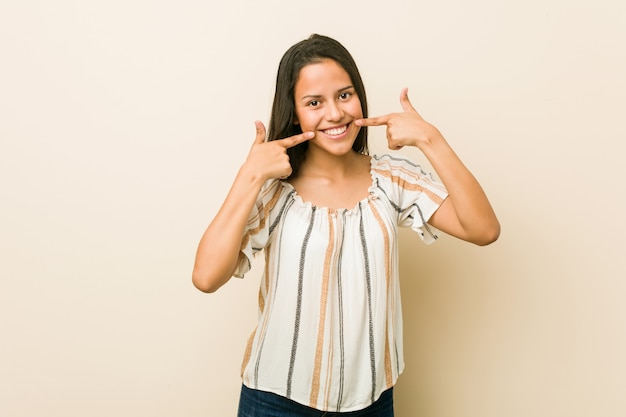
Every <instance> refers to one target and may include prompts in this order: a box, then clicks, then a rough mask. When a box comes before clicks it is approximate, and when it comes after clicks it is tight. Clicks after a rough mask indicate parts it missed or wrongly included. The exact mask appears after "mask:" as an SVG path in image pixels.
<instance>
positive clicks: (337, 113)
mask: <svg viewBox="0 0 626 417" xmlns="http://www.w3.org/2000/svg"><path fill="white" fill-rule="evenodd" d="M342 118H343V111H342V109H341V107H340V106H339V105H338V104H337V103H335V102H334V101H331V102H329V103H328V105H327V107H326V120H328V121H332V122H336V121H339V120H341V119H342Z"/></svg>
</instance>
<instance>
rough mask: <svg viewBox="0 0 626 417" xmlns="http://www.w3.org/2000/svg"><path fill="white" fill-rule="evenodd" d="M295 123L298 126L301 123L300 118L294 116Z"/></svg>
mask: <svg viewBox="0 0 626 417" xmlns="http://www.w3.org/2000/svg"><path fill="white" fill-rule="evenodd" d="M293 124H294V125H296V126H298V125H299V124H300V120H298V119H296V118H294V119H293Z"/></svg>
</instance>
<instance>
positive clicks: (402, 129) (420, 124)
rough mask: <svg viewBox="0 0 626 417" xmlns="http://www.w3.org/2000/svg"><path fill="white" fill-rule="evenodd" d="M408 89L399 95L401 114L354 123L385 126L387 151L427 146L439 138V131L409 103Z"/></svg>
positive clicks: (360, 120)
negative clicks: (405, 147)
mask: <svg viewBox="0 0 626 417" xmlns="http://www.w3.org/2000/svg"><path fill="white" fill-rule="evenodd" d="M408 91H409V89H408V88H403V89H402V92H401V93H400V105H401V106H402V110H403V111H402V112H399V113H389V114H386V115H384V116H378V117H368V118H367V119H358V120H356V121H355V124H356V125H357V126H383V125H385V126H387V143H388V146H389V149H392V150H398V149H401V148H402V147H404V146H417V147H418V148H420V147H422V146H423V145H427V144H429V143H430V142H431V141H432V140H433V139H437V138H438V137H441V133H440V132H439V130H438V129H437V128H436V127H435V126H433V125H431V124H430V123H428V122H427V121H425V120H424V118H422V116H420V114H419V113H418V112H417V110H415V108H414V107H413V105H412V104H411V102H410V101H409V96H408Z"/></svg>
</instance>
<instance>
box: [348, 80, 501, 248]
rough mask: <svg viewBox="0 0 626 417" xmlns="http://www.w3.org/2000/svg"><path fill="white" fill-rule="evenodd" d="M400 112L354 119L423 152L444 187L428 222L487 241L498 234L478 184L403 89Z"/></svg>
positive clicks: (393, 145) (394, 144)
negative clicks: (384, 128) (383, 127)
mask: <svg viewBox="0 0 626 417" xmlns="http://www.w3.org/2000/svg"><path fill="white" fill-rule="evenodd" d="M400 103H401V105H402V109H403V110H404V111H403V112H401V113H391V114H388V115H385V116H380V117H373V118H368V119H361V120H357V121H356V124H357V125H360V126H381V125H386V126H387V141H388V144H389V148H390V149H394V150H397V149H400V148H402V147H403V146H416V147H418V148H419V149H420V150H421V151H422V152H423V153H424V155H425V156H426V158H427V159H428V161H429V162H430V164H431V165H432V167H433V168H434V170H435V171H436V172H437V175H438V176H439V178H440V179H441V181H442V182H443V184H444V186H445V187H446V189H447V190H448V198H447V199H446V200H444V202H443V203H442V205H441V206H440V207H439V209H437V211H436V212H435V213H434V214H433V215H432V217H431V218H430V220H429V221H428V223H430V224H432V225H433V226H435V227H436V228H438V229H440V230H442V231H444V232H445V233H448V234H450V235H452V236H455V237H458V238H460V239H463V240H466V241H468V242H472V243H475V244H477V245H488V244H490V243H492V242H494V241H495V240H496V239H497V238H498V236H499V235H500V223H499V222H498V219H497V218H496V215H495V213H494V211H493V208H492V207H491V204H490V203H489V200H488V199H487V196H486V195H485V192H484V191H483V189H482V187H481V186H480V184H479V183H478V181H477V180H476V178H475V177H474V175H472V173H471V172H470V171H469V170H468V169H467V167H465V165H464V164H463V162H462V161H461V160H460V159H459V157H458V156H457V155H456V153H455V152H454V151H453V150H452V148H451V147H450V145H449V144H448V142H447V141H446V140H445V138H444V137H443V135H442V134H441V133H440V132H439V130H438V129H437V128H436V127H435V126H433V125H431V124H430V123H428V122H426V121H425V120H424V119H423V118H422V117H421V116H420V115H419V113H417V111H416V110H415V109H414V108H413V106H412V105H411V102H410V101H409V98H408V94H407V89H406V88H405V89H403V90H402V93H401V94H400Z"/></svg>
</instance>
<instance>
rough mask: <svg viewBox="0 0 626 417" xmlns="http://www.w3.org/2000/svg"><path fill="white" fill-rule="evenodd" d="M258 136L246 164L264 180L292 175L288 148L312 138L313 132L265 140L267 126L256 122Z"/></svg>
mask: <svg viewBox="0 0 626 417" xmlns="http://www.w3.org/2000/svg"><path fill="white" fill-rule="evenodd" d="M254 124H255V126H256V137H255V138H254V143H253V144H252V148H250V152H249V153H248V158H247V159H246V162H245V164H244V165H246V167H247V169H249V170H250V172H254V173H256V174H257V175H260V176H261V178H262V180H263V182H264V181H267V180H269V179H273V178H281V179H283V178H287V177H289V176H290V175H291V172H292V170H291V164H290V163H289V156H288V155H287V149H289V148H291V147H293V146H296V145H298V144H300V143H302V142H305V141H307V140H310V139H312V138H313V137H314V136H315V133H313V132H304V133H300V134H298V135H294V136H290V137H288V138H284V139H277V140H273V141H270V142H266V141H265V126H264V125H263V123H262V122H260V121H258V120H257V121H255V122H254Z"/></svg>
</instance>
